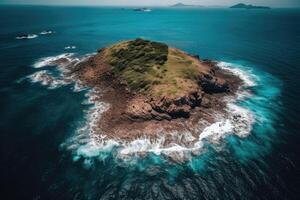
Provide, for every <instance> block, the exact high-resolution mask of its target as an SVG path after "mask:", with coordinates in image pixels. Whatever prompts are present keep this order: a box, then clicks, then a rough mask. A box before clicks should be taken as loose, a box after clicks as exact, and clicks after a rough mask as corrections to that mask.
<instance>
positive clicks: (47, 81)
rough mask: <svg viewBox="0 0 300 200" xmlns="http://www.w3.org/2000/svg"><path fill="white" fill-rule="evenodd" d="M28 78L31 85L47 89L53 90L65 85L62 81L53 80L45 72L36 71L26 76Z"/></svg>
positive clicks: (47, 72)
mask: <svg viewBox="0 0 300 200" xmlns="http://www.w3.org/2000/svg"><path fill="white" fill-rule="evenodd" d="M28 78H29V79H30V80H31V82H33V83H40V84H42V85H45V86H48V88H49V89H54V88H57V87H60V86H63V85H66V84H67V82H66V81H64V80H63V79H58V78H54V77H53V76H52V75H51V74H50V73H49V71H47V70H42V71H38V72H36V73H34V74H32V75H30V76H28Z"/></svg>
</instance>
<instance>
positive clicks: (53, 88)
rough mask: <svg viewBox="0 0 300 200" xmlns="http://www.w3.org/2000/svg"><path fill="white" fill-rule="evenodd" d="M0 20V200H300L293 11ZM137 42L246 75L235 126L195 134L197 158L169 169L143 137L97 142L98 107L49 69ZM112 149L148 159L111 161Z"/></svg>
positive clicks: (24, 9) (39, 14) (298, 56)
mask: <svg viewBox="0 0 300 200" xmlns="http://www.w3.org/2000/svg"><path fill="white" fill-rule="evenodd" d="M0 13H1V14H0V27H1V29H0V60H1V62H0V97H1V98H0V132H1V135H0V137H1V138H0V147H1V151H0V153H1V157H0V161H1V162H0V164H1V165H0V166H1V168H0V177H1V178H0V180H1V199H35V200H37V199H147V200H149V199H214V200H215V199H222V200H223V199H230V200H231V199H299V198H300V192H299V189H300V157H299V155H300V148H299V141H300V134H299V129H300V118H299V113H300V106H299V98H300V90H299V86H300V79H299V76H300V68H299V63H300V51H299V50H300V10H299V9H271V10H231V9H221V8H220V9H204V8H201V9H200V8H199V9H175V8H174V9H171V8H153V10H152V12H135V11H133V10H132V8H129V7H125V8H121V7H62V6H61V7H54V6H53V7H47V6H0ZM28 34H29V35H28ZM138 37H142V38H145V39H150V40H156V41H161V42H165V43H167V44H169V45H170V46H173V47H176V48H180V49H183V50H184V51H187V52H189V53H191V54H197V55H199V56H200V58H203V59H212V60H215V61H218V62H219V66H220V67H223V68H226V69H228V70H231V71H232V72H234V73H236V74H237V75H239V76H240V77H241V78H243V80H244V81H245V84H246V86H245V87H246V90H244V91H245V92H244V93H241V94H240V96H239V98H238V99H237V100H236V102H234V103H232V104H230V106H231V107H230V108H231V109H232V112H233V113H235V112H238V115H240V116H242V123H241V124H236V123H234V122H228V123H231V124H229V125H230V128H228V126H224V127H223V126H222V124H217V125H216V126H214V127H210V128H208V129H206V131H205V133H202V134H201V135H200V133H199V142H201V154H200V155H197V156H193V157H191V158H190V159H188V160H187V161H185V162H170V161H169V160H168V159H167V158H166V157H165V156H164V155H163V154H162V153H161V149H160V148H159V144H158V143H155V144H153V143H151V141H147V139H146V138H144V139H139V140H136V141H135V143H131V144H128V146H127V147H120V146H118V145H117V144H115V143H114V141H110V142H106V143H105V145H104V143H103V138H97V137H95V136H94V135H93V134H92V133H91V131H90V128H91V126H92V124H93V122H94V121H95V120H96V119H97V117H99V116H95V113H99V112H103V111H105V105H104V104H102V103H96V104H95V102H94V101H93V100H92V95H91V90H90V89H89V88H80V87H78V85H77V84H76V83H74V82H68V81H65V80H64V78H63V77H62V71H63V68H62V67H61V66H54V65H53V64H51V62H52V61H55V60H57V59H58V58H66V59H68V60H69V61H72V62H73V61H74V62H76V61H78V59H79V58H82V57H84V56H86V55H90V54H92V53H95V52H96V51H97V49H100V48H102V47H105V46H107V45H111V44H113V43H116V42H119V41H122V40H128V39H134V38H138ZM226 123H227V122H226ZM226 123H225V124H226ZM245 124H246V125H247V126H246V128H245V127H244V125H245ZM239 125H241V126H239ZM120 149H121V151H123V152H124V151H126V152H128V151H133V152H134V151H139V150H141V151H142V150H146V151H148V153H147V154H145V155H144V156H137V155H131V156H128V157H126V158H120V157H119V156H118V152H119V151H120ZM178 149H179V150H180V148H177V150H178ZM179 150H178V151H179Z"/></svg>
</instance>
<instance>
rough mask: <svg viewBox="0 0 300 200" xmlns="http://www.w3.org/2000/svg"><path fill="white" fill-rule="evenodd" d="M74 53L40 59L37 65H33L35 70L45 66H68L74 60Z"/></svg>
mask: <svg viewBox="0 0 300 200" xmlns="http://www.w3.org/2000/svg"><path fill="white" fill-rule="evenodd" d="M73 55H74V54H73V53H64V54H60V55H58V56H50V57H45V58H41V59H39V60H38V61H37V62H36V63H34V64H33V66H34V67H35V68H41V67H45V66H54V65H60V64H67V63H70V62H71V61H72V60H73V58H72V56H73Z"/></svg>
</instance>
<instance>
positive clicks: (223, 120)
mask: <svg viewBox="0 0 300 200" xmlns="http://www.w3.org/2000/svg"><path fill="white" fill-rule="evenodd" d="M88 57H89V55H88V56H86V57H83V58H81V59H79V58H74V54H61V55H58V56H53V57H46V58H42V59H40V60H39V61H38V62H37V63H35V64H34V66H35V67H36V68H41V67H44V66H52V65H57V66H58V67H62V68H63V67H64V66H68V65H69V64H71V63H73V65H74V66H76V65H77V64H78V63H80V62H82V61H84V60H86V59H87V58H88ZM62 60H63V61H62ZM74 60H76V62H74ZM218 66H219V67H220V68H222V69H224V70H227V71H229V72H230V73H233V74H235V75H236V76H238V77H240V78H241V79H242V80H243V83H244V87H241V88H240V89H239V91H238V92H237V93H236V96H234V97H232V98H228V99H225V101H226V102H227V106H226V111H227V112H226V113H223V114H220V113H219V114H218V115H216V117H217V119H218V120H217V121H216V122H214V123H212V124H209V123H208V122H205V121H204V122H201V121H200V122H199V123H204V124H206V127H205V128H204V129H199V131H198V138H195V137H194V136H193V135H192V134H191V133H190V132H176V131H175V132H169V133H166V132H164V131H162V132H161V134H160V135H159V137H157V138H156V139H153V138H148V137H139V138H135V139H133V140H131V141H122V140H119V139H112V138H109V137H107V136H106V134H105V133H104V132H101V130H99V129H97V125H96V123H97V122H98V121H99V119H101V116H102V114H103V113H104V112H105V111H106V110H107V109H108V108H109V106H110V105H109V104H107V103H103V102H99V101H98V100H96V99H97V95H96V93H99V92H100V93H101V91H97V89H92V90H90V92H88V93H87V98H88V101H87V102H86V103H88V104H90V105H92V106H91V108H90V109H89V110H87V111H86V117H85V121H83V122H82V124H81V125H79V128H78V129H77V131H76V134H75V135H74V136H73V137H72V138H70V139H69V140H68V141H66V142H65V143H64V144H62V147H64V148H67V149H69V150H71V151H72V152H73V153H74V160H77V159H79V158H80V157H83V158H86V159H91V158H93V157H99V156H102V153H103V152H110V151H112V150H113V149H115V148H116V149H117V154H116V156H117V157H119V158H123V159H126V158H128V156H129V157H130V156H138V155H144V154H145V153H147V152H151V153H154V154H156V155H164V156H167V157H173V158H174V157H176V159H177V160H186V159H189V158H190V157H191V156H192V155H195V154H196V155H199V154H200V153H201V150H202V148H203V146H204V143H206V142H209V143H219V142H220V140H221V139H223V138H224V137H226V136H227V135H231V134H234V135H237V136H239V137H245V136H247V135H248V134H250V132H251V128H252V125H253V123H254V121H255V117H254V115H253V114H252V112H251V111H250V110H248V109H246V108H244V107H241V106H239V105H238V104H237V103H236V101H237V99H238V96H239V94H243V93H244V92H246V93H247V91H248V90H249V88H251V87H253V86H255V85H256V82H255V80H256V77H252V75H251V74H248V73H247V71H243V70H242V69H240V68H239V66H235V65H234V64H230V63H225V62H220V63H218ZM30 78H31V80H32V82H40V83H41V84H43V85H49V86H50V87H53V88H54V86H55V84H56V83H55V81H53V80H55V79H54V78H53V77H51V74H49V72H48V71H46V70H42V71H39V72H37V73H36V74H33V75H31V76H30ZM65 78H66V79H68V78H70V77H65ZM57 81H58V80H56V82H57ZM73 81H75V83H76V84H78V85H82V84H81V83H80V82H78V80H75V79H73ZM247 94H250V95H251V93H250V92H249V93H247ZM247 97H249V96H246V97H245V98H247ZM95 131H97V133H98V134H95ZM99 131H100V132H101V134H99ZM166 137H169V138H172V139H173V142H172V143H168V144H167V145H166V144H165V142H166V139H167V138H166Z"/></svg>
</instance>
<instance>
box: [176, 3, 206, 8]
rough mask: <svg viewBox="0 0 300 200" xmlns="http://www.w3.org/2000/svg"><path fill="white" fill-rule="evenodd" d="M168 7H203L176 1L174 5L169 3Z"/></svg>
mask: <svg viewBox="0 0 300 200" xmlns="http://www.w3.org/2000/svg"><path fill="white" fill-rule="evenodd" d="M170 7H172V8H183V7H185V8H186V7H204V6H201V5H188V4H184V3H176V4H174V5H171V6H170Z"/></svg>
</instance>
